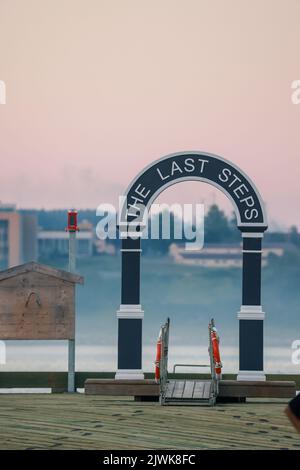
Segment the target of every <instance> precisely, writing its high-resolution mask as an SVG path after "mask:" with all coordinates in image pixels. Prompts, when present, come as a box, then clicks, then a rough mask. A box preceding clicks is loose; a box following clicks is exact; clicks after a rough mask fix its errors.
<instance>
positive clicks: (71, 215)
mask: <svg viewBox="0 0 300 470" xmlns="http://www.w3.org/2000/svg"><path fill="white" fill-rule="evenodd" d="M66 230H67V231H68V232H69V271H70V272H71V273H75V270H76V232H78V230H79V229H78V225H77V211H75V210H70V211H68V226H67V228H66ZM75 391H76V389H75V339H69V340H68V392H69V393H74V392H75Z"/></svg>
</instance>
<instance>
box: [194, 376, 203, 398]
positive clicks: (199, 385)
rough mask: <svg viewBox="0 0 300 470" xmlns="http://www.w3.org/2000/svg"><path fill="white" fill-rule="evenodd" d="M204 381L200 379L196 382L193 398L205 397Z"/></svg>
mask: <svg viewBox="0 0 300 470" xmlns="http://www.w3.org/2000/svg"><path fill="white" fill-rule="evenodd" d="M204 383H205V382H199V381H198V380H197V381H196V382H195V387H194V394H193V398H197V399H201V398H203V391H204Z"/></svg>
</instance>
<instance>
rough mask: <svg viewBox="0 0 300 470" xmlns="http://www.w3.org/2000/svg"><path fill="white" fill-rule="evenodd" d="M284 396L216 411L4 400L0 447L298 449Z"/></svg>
mask: <svg viewBox="0 0 300 470" xmlns="http://www.w3.org/2000/svg"><path fill="white" fill-rule="evenodd" d="M286 402H287V400H286V399H280V400H279V399H268V400H267V399H250V401H249V402H247V403H245V404H219V405H217V406H216V407H215V408H204V407H199V408H195V407H178V406H173V407H162V406H160V405H159V404H158V403H147V402H146V403H140V402H135V401H134V400H133V399H132V398H129V397H109V396H85V395H83V394H74V395H68V394H59V395H54V394H52V395H51V394H30V395H29V394H26V395H24V394H23V395H17V394H7V395H5V394H3V395H0V449H112V450H117V449H122V450H124V449H183V450H184V449H300V436H299V434H297V433H296V432H295V431H294V430H293V428H292V427H291V425H290V424H289V422H288V420H287V418H286V417H285V415H284V413H283V409H284V407H285V404H286Z"/></svg>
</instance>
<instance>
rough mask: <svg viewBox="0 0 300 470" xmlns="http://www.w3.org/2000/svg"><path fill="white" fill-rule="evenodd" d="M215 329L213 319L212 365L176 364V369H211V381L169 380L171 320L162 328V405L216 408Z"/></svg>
mask: <svg viewBox="0 0 300 470" xmlns="http://www.w3.org/2000/svg"><path fill="white" fill-rule="evenodd" d="M213 327H214V320H213V319H212V320H211V322H210V323H209V326H208V331H209V348H208V352H209V357H210V364H209V365H208V364H175V365H174V368H173V372H175V370H176V367H181V366H191V367H209V368H210V371H211V379H209V380H177V379H172V380H170V379H168V349H169V330H170V319H169V318H168V319H167V321H166V323H165V324H164V325H163V326H162V327H161V331H160V337H161V342H162V346H161V351H162V354H161V360H160V403H161V405H208V406H214V405H215V403H216V398H217V395H218V388H219V387H218V380H217V377H216V373H215V364H214V358H213V354H212V342H211V329H212V328H213Z"/></svg>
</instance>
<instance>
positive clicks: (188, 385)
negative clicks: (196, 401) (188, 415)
mask: <svg viewBox="0 0 300 470" xmlns="http://www.w3.org/2000/svg"><path fill="white" fill-rule="evenodd" d="M194 387H195V381H194V380H186V381H185V386H184V391H183V394H182V398H190V399H191V398H193V392H194Z"/></svg>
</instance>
